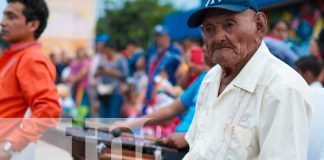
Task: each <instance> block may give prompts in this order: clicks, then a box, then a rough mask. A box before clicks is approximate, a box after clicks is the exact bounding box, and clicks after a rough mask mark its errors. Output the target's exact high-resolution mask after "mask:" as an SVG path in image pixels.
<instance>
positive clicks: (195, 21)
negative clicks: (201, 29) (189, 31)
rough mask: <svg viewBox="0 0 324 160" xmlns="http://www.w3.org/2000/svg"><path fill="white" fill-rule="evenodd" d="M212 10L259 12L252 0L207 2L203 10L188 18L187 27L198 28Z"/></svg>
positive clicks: (211, 0) (212, 0)
mask: <svg viewBox="0 0 324 160" xmlns="http://www.w3.org/2000/svg"><path fill="white" fill-rule="evenodd" d="M213 9H223V10H227V11H232V12H243V11H245V10H247V9H252V10H254V11H255V12H258V11H259V9H258V5H257V4H256V3H255V1H254V0H208V1H207V3H206V5H205V7H204V8H201V9H199V10H197V11H196V12H194V13H193V14H192V15H191V16H190V17H189V19H188V21H187V25H188V26H189V27H191V28H195V27H198V26H200V25H201V24H202V21H203V18H204V16H205V15H206V13H207V12H208V11H210V10H213Z"/></svg>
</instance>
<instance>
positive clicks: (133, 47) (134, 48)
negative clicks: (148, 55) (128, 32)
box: [126, 38, 144, 77]
mask: <svg viewBox="0 0 324 160" xmlns="http://www.w3.org/2000/svg"><path fill="white" fill-rule="evenodd" d="M126 51H127V52H128V54H129V58H128V66H129V76H130V77H132V76H133V75H134V73H135V72H136V63H137V61H138V60H139V59H140V58H141V57H142V56H143V55H144V50H143V48H142V47H141V44H140V41H139V40H138V39H135V38H133V39H130V40H129V41H128V43H127V45H126Z"/></svg>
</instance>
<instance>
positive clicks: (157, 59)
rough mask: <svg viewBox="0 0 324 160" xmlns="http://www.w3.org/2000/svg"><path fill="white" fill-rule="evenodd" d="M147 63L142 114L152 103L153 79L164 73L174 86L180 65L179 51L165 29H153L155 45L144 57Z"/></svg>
mask: <svg viewBox="0 0 324 160" xmlns="http://www.w3.org/2000/svg"><path fill="white" fill-rule="evenodd" d="M145 59H146V62H147V64H148V65H147V68H146V73H147V75H148V86H147V90H146V96H145V101H144V107H143V110H142V113H143V114H146V113H147V112H146V111H147V106H152V105H154V104H155V102H154V95H155V94H154V88H155V82H154V78H155V77H156V76H158V75H159V74H160V73H161V72H166V73H167V76H168V81H169V82H171V84H172V85H175V84H176V77H175V73H176V71H177V68H178V67H179V65H180V63H181V59H182V58H181V53H180V51H179V49H177V48H176V47H174V46H173V45H172V43H171V38H170V35H169V33H168V31H167V29H166V28H165V27H163V26H161V25H158V26H156V27H155V44H154V45H153V46H152V47H151V48H150V49H149V50H148V52H147V54H146V55H145Z"/></svg>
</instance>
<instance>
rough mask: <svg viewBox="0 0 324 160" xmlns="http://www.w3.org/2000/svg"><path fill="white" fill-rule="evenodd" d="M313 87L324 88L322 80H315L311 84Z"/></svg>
mask: <svg viewBox="0 0 324 160" xmlns="http://www.w3.org/2000/svg"><path fill="white" fill-rule="evenodd" d="M309 86H310V87H311V88H323V85H322V83H321V82H320V81H315V82H313V83H312V84H310V85H309Z"/></svg>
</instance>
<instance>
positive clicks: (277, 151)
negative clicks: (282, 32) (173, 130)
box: [184, 42, 312, 160]
mask: <svg viewBox="0 0 324 160" xmlns="http://www.w3.org/2000/svg"><path fill="white" fill-rule="evenodd" d="M221 75H222V69H221V67H220V66H219V65H217V66H215V67H213V68H212V69H211V70H210V71H209V72H208V74H207V75H206V77H205V79H204V80H203V82H202V85H201V87H200V91H199V95H198V100H197V104H196V105H197V106H196V114H195V117H194V119H193V122H192V124H191V126H190V129H189V131H188V133H187V134H186V140H187V142H188V143H189V145H190V151H189V153H188V154H187V155H186V156H185V158H184V159H185V160H193V159H199V160H225V159H226V160H256V159H258V160H292V159H293V160H305V159H306V158H307V146H308V135H309V126H310V121H311V113H312V106H311V104H310V103H311V102H310V101H311V96H310V95H311V94H310V88H309V86H308V85H307V83H306V82H305V81H304V79H303V78H302V77H301V76H300V75H299V74H298V73H297V72H295V71H294V70H293V69H292V68H290V67H289V66H288V65H286V64H284V63H283V62H281V61H280V60H279V59H277V58H275V57H274V56H273V55H272V54H271V53H270V52H269V50H268V48H267V47H266V45H265V44H264V42H262V44H261V45H260V47H259V48H258V50H257V52H256V53H255V54H254V56H253V57H252V58H251V59H250V61H249V62H248V63H247V64H246V65H245V66H244V68H243V69H242V70H241V72H240V73H239V74H238V75H237V76H236V78H235V79H234V80H233V81H232V82H231V83H230V84H229V85H228V86H227V87H226V89H225V90H224V91H223V92H222V93H221V94H220V95H219V96H217V93H218V89H219V85H220V80H221Z"/></svg>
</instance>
